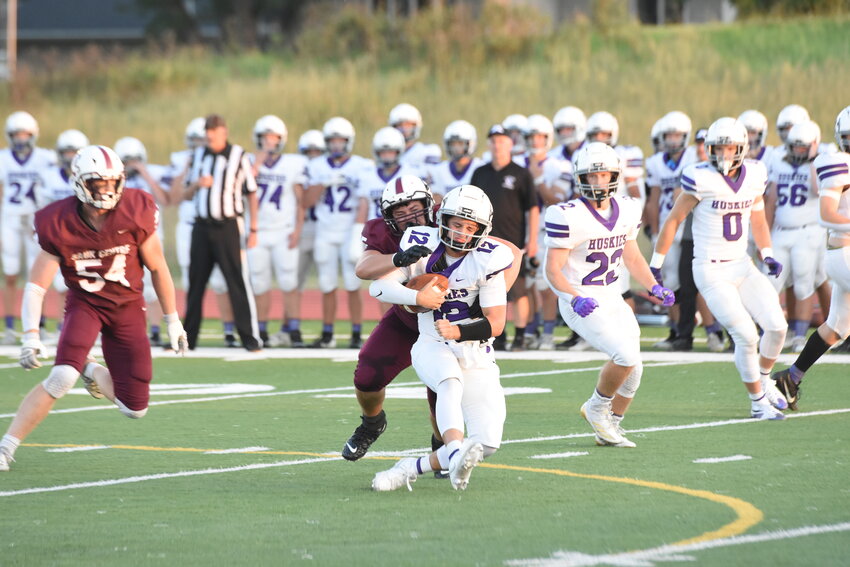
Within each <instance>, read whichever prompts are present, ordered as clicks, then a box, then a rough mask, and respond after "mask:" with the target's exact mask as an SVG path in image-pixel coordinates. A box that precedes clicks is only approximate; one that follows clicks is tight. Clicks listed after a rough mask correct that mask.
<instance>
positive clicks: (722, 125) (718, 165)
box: [705, 116, 749, 175]
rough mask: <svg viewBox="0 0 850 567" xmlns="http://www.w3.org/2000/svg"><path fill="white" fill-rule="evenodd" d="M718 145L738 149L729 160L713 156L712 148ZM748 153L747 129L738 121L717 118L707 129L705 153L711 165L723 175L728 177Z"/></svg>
mask: <svg viewBox="0 0 850 567" xmlns="http://www.w3.org/2000/svg"><path fill="white" fill-rule="evenodd" d="M720 145H723V146H726V145H732V146H737V148H738V149H737V151H736V152H735V155H734V156H733V157H732V159H731V160H727V159H725V158H723V157H721V156H717V155H715V153H714V146H720ZM748 151H749V137H748V136H747V129H746V128H745V127H744V125H743V124H741V123H740V122H739V121H738V120H736V119H734V118H732V117H730V116H725V117H723V118H718V119H717V120H715V121H714V122H713V123H712V124H711V126H709V127H708V134H706V136H705V152H706V153H707V154H708V161H709V162H710V163H711V165H713V166H714V168H715V169H717V171H719V172H720V173H722V174H723V175H729V172H730V171H732V170H733V169H736V168H738V167H741V164H743V163H744V158H745V157H746V155H747V152H748Z"/></svg>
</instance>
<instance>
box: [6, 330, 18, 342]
mask: <svg viewBox="0 0 850 567" xmlns="http://www.w3.org/2000/svg"><path fill="white" fill-rule="evenodd" d="M3 344H4V345H16V344H18V334H17V333H15V330H14V329H10V328H8V327H6V332H5V333H4V334H3Z"/></svg>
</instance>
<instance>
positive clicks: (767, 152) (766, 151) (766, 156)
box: [751, 146, 784, 171]
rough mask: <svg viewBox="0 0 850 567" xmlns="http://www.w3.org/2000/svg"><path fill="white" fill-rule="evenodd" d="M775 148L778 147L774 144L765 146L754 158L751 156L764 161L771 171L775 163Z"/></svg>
mask: <svg viewBox="0 0 850 567" xmlns="http://www.w3.org/2000/svg"><path fill="white" fill-rule="evenodd" d="M779 147H783V148H784V146H779ZM775 150H776V148H775V147H773V146H763V147H762V149H761V151H760V152H759V153H758V155H757V156H756V157H754V158H751V159H754V160H756V161H760V162H762V163H763V164H764V165H765V166H767V169H768V171H770V167H771V165H772V163H773V154H774V151H775ZM783 155H784V152H783Z"/></svg>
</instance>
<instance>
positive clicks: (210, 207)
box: [186, 144, 257, 220]
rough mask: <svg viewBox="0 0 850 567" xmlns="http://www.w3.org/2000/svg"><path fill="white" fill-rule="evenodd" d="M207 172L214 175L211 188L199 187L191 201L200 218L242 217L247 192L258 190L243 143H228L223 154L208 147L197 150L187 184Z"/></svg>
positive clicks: (187, 177) (196, 214)
mask: <svg viewBox="0 0 850 567" xmlns="http://www.w3.org/2000/svg"><path fill="white" fill-rule="evenodd" d="M205 175H211V176H212V178H213V182H212V185H211V186H210V187H199V188H198V191H197V192H196V193H195V196H194V198H193V200H192V202H193V203H194V204H195V216H196V217H197V218H199V219H209V220H225V219H232V218H237V217H241V216H242V213H244V211H245V204H244V202H243V197H244V194H245V193H246V192H247V193H253V192H254V191H256V190H257V182H256V180H255V179H254V174H253V172H252V170H251V163H250V162H249V161H248V154H246V153H245V150H243V149H242V147H241V146H238V145H236V144H233V145H231V144H227V146H226V147H225V148H224V150H222V151H221V152H220V153H213V152H212V151H210V150H209V148H206V147H200V148H197V149H196V150H195V153H194V154H193V156H192V166H191V167H190V169H189V175H188V176H186V185H189V184H190V183H192V182H194V181H197V180H198V179H200V178H201V177H203V176H205Z"/></svg>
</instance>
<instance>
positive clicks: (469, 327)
mask: <svg viewBox="0 0 850 567" xmlns="http://www.w3.org/2000/svg"><path fill="white" fill-rule="evenodd" d="M457 328H458V330H459V331H460V338H459V339H458V340H459V341H486V340H487V339H489V338H490V337H492V336H493V328H492V327H491V326H490V320H489V319H487V317H484V318H482V319H479V320H478V321H473V322H472V323H465V324H463V325H458V326H457Z"/></svg>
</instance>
